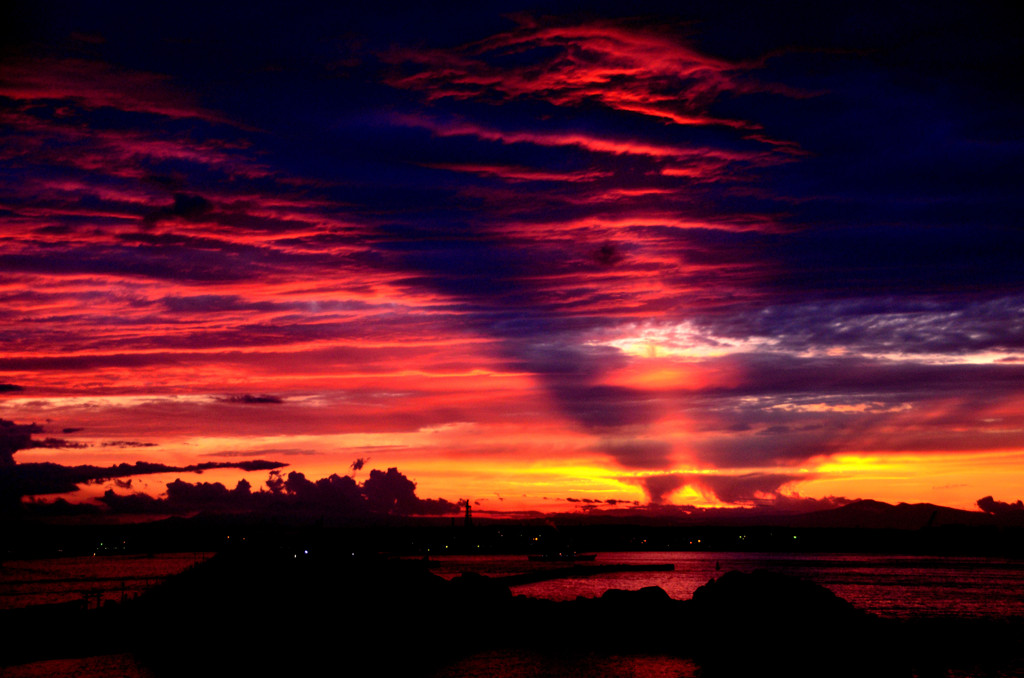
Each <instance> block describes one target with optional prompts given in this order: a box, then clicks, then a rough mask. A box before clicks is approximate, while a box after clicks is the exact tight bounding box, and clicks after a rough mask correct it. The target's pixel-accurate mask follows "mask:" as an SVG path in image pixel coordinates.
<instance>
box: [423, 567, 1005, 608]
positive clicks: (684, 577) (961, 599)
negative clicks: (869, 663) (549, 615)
mask: <svg viewBox="0 0 1024 678" xmlns="http://www.w3.org/2000/svg"><path fill="white" fill-rule="evenodd" d="M594 563H595V564H615V563H622V564H631V565H636V564H652V563H672V564H673V565H675V571H672V572H620V573H608V574H599V575H594V576H590V577H578V578H567V579H555V580H550V581H544V582H538V583H534V584H526V585H522V586H515V587H513V588H512V592H513V593H514V594H516V595H525V596H532V597H536V598H547V599H550V600H573V599H575V598H576V597H577V596H584V597H597V596H600V595H601V594H602V593H604V592H605V591H606V590H608V589H611V588H617V589H627V590H636V589H639V588H642V587H644V586H660V587H661V588H663V589H665V591H666V592H667V593H668V594H669V595H670V596H671V597H672V598H676V599H678V600H687V599H689V598H690V597H691V596H692V595H693V592H694V591H695V590H696V589H697V588H698V587H699V586H701V585H702V584H705V583H707V581H708V580H709V579H711V578H713V577H716V576H718V575H720V574H722V573H724V572H727V571H729V570H740V571H742V572H750V571H753V570H755V569H759V568H765V569H770V570H774V571H777V572H782V573H785V574H791V575H794V576H798V577H802V578H804V579H809V580H811V581H814V582H816V583H818V584H821V585H822V586H825V587H826V588H828V589H830V590H831V591H832V592H833V593H835V594H836V595H838V596H840V597H841V598H844V599H846V600H848V601H850V602H851V603H853V604H854V605H855V606H857V607H858V608H860V609H863V610H866V611H868V612H873V613H875V614H878V615H880V616H883V617H891V618H901V619H906V618H923V617H960V618H1021V619H1024V562H1021V561H1016V560H1010V559H1001V558H980V557H935V556H903V555H870V554H867V555H865V554H829V553H824V554H823V553H813V554H803V553H800V554H797V553H714V552H643V553H627V552H622V553H614V552H613V553H599V554H598V555H597V559H596V560H595V561H594ZM716 565H717V566H718V567H719V568H720V569H716ZM564 566H565V564H564V563H534V562H530V561H528V560H527V559H526V556H443V557H439V558H436V559H434V566H433V567H434V569H433V571H434V572H435V573H437V574H438V575H440V576H442V577H445V578H450V577H454V576H456V575H457V574H459V573H460V572H464V571H473V572H479V573H481V574H485V575H491V576H500V575H508V574H520V573H523V572H531V571H535V570H538V569H552V568H558V567H564Z"/></svg>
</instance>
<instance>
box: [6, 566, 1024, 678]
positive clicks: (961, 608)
mask: <svg viewBox="0 0 1024 678" xmlns="http://www.w3.org/2000/svg"><path fill="white" fill-rule="evenodd" d="M206 555H207V554H192V553H188V554H162V555H157V556H152V557H134V556H118V557H93V558H60V559H54V560H35V561H14V562H9V563H6V564H4V566H3V567H2V568H0V608H13V607H22V606H25V605H30V604H39V603H54V602H64V601H68V600H81V599H82V598H83V597H84V596H86V595H87V594H90V595H95V594H96V593H97V592H98V593H99V595H100V597H101V598H102V599H115V600H116V599H119V598H120V597H121V596H122V595H131V594H132V593H137V592H140V591H142V590H144V589H145V588H147V587H148V586H151V585H153V584H155V583H156V582H158V581H161V580H162V579H164V578H166V577H167V576H169V575H171V574H174V573H176V572H180V571H182V570H184V569H185V568H187V567H189V566H190V565H192V564H194V563H196V562H198V561H199V560H200V559H202V558H204V557H206ZM594 563H595V564H615V563H621V564H631V565H636V564H654V563H671V564H673V565H674V566H675V570H674V571H670V572H625V573H611V574H600V575H595V576H591V577H574V578H565V579H554V580H550V581H545V582H538V583H534V584H527V585H523V586H516V587H513V589H512V590H513V593H514V594H516V595H527V596H534V597H542V598H548V599H552V600H573V599H575V598H576V597H577V596H585V597H594V596H600V595H601V594H602V593H604V592H605V591H606V590H608V589H611V588H617V589H627V590H635V589H639V588H642V587H644V586H660V587H661V588H663V589H665V591H666V592H668V594H669V595H670V596H671V597H673V598H676V599H680V600H686V599H688V598H690V597H691V596H692V595H693V592H694V591H695V590H696V589H697V587H699V586H701V585H702V584H704V583H706V582H707V581H708V580H709V579H711V578H712V577H715V576H717V575H720V574H722V573H724V572H727V571H729V570H740V571H744V572H750V571H752V570H755V569H759V568H766V569H771V570H775V571H777V572H783V573H787V574H792V575H796V576H799V577H803V578H806V579H810V580H812V581H815V582H817V583H819V584H821V585H823V586H826V587H827V588H829V589H831V590H832V591H833V592H835V593H836V594H837V595H839V596H841V597H843V598H845V599H846V600H849V601H850V602H851V603H853V604H854V605H856V606H857V607H859V608H861V609H864V610H867V611H870V612H874V613H876V614H878V615H881V616H885V617H895V618H911V617H944V616H956V617H968V618H980V617H994V618H1010V617H1016V618H1024V562H1022V561H1016V560H1009V559H1000V558H964V557H925V556H899V555H864V554H857V555H851V554H821V553H816V554H794V553H714V552H700V553H694V552H644V553H618V552H611V553H599V554H597V558H596V560H595V561H594ZM431 567H432V569H433V571H434V572H435V573H436V574H438V575H440V576H442V577H445V578H452V577H455V576H456V575H458V574H460V573H462V572H478V573H481V574H485V575H491V576H501V575H511V574H521V573H524V572H532V571H535V570H544V569H552V568H560V567H565V564H559V563H535V562H530V561H529V560H528V559H527V558H526V556H521V555H520V556H494V555H488V556H448V557H439V558H434V559H432V562H431ZM0 674H2V675H3V676H4V678H8V677H9V678H39V677H41V676H47V677H48V678H72V677H74V678H105V677H107V676H115V675H116V676H122V677H125V678H153V677H152V674H151V673H150V672H149V671H148V670H147V669H146V668H145V667H143V666H141V665H139V664H138V663H137V662H136V661H135V659H134V658H133V657H131V656H130V655H107V656H98V657H82V658H74V659H60V660H52V661H45V662H33V663H31V664H24V665H21V666H12V667H4V668H3V669H0ZM699 675H700V670H699V667H698V666H697V664H696V663H694V662H693V661H692V660H689V659H685V658H680V657H671V656H660V655H615V654H606V653H594V652H576V653H571V652H570V653H551V652H538V651H534V650H529V649H492V650H487V651H482V652H478V653H475V654H472V655H469V656H467V657H464V658H462V659H460V660H458V661H456V662H454V663H453V664H451V665H449V666H447V667H445V668H444V669H441V670H439V671H436V672H434V673H432V674H431V675H430V678H476V677H479V678H537V677H538V676H544V677H546V678H583V677H584V676H585V677H586V678H697V677H698V676H699ZM942 675H943V676H944V678H973V677H974V676H976V675H981V674H978V673H976V672H975V671H973V670H970V669H967V670H963V671H959V670H951V671H949V672H946V673H944V674H942ZM985 675H986V676H992V677H994V678H1006V677H1009V676H1021V675H1024V666H1016V667H1012V668H1008V669H1007V670H1006V671H995V672H989V673H986V674H985Z"/></svg>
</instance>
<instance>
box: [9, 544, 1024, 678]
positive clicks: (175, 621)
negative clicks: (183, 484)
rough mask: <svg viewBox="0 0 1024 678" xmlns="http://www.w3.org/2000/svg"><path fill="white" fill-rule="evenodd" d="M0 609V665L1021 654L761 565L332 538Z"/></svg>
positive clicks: (755, 665)
mask: <svg viewBox="0 0 1024 678" xmlns="http://www.w3.org/2000/svg"><path fill="white" fill-rule="evenodd" d="M0 624H2V626H3V628H5V629H7V631H6V632H5V635H6V637H5V642H4V643H3V645H2V649H0V666H3V665H13V664H18V663H25V662H29V661H36V660H41V659H48V658H55V657H76V656H89V655H100V654H116V653H131V654H132V655H134V656H135V657H137V658H138V660H139V661H140V662H141V663H142V664H143V665H144V666H145V667H146V668H147V669H149V670H150V671H152V673H153V674H155V675H156V676H158V677H159V676H186V675H187V676H203V675H206V676H224V675H247V676H264V675H267V676H269V675H344V676H361V675H366V676H370V675H373V676H378V675H393V676H422V675H429V674H430V673H431V672H432V671H434V670H435V669H438V668H441V667H443V666H445V665H447V664H449V663H451V662H454V661H457V660H458V659H460V658H461V657H464V656H466V655H467V654H469V653H472V652H477V651H482V650H487V649H493V648H528V649H536V650H539V651H543V652H549V651H550V652H563V651H570V652H571V651H588V652H589V651H599V652H609V653H617V654H624V653H625V654H629V653H655V654H662V655H674V656H679V657H688V658H692V659H694V660H695V661H696V662H697V663H698V665H699V666H700V667H701V673H702V675H705V676H708V677H711V678H713V677H714V676H748V675H786V676H900V677H910V676H945V675H950V674H949V671H950V670H951V669H952V670H955V671H956V672H957V674H958V675H978V676H981V675H1013V673H1012V672H1013V667H1021V666H1024V662H1022V658H1024V633H1022V631H1024V628H1022V625H1021V624H1020V623H1017V622H1005V621H1004V622H1000V621H995V620H972V621H966V620H965V621H917V622H914V621H895V620H886V619H879V618H877V617H874V616H872V615H868V614H866V613H863V612H861V611H859V610H857V609H854V608H853V607H852V606H851V605H850V604H849V603H847V602H846V601H844V600H842V599H840V598H837V597H836V596H835V595H833V594H832V593H831V592H830V591H828V590H827V589H824V588H821V587H819V586H817V585H815V584H813V583H810V582H807V581H803V580H799V579H794V578H791V577H787V576H783V575H780V574H775V573H771V572H767V571H758V572H754V573H751V574H742V573H739V572H727V573H725V574H723V575H722V576H720V577H719V578H717V580H713V581H711V582H709V583H708V584H706V585H705V586H703V587H701V588H700V589H698V590H697V591H696V593H695V594H694V596H693V598H692V600H687V601H679V600H672V599H670V598H669V597H668V596H667V594H665V592H664V591H662V590H661V589H659V588H656V587H651V588H647V589H641V590H639V591H633V592H626V591H614V590H613V591H608V592H607V593H606V594H605V595H603V596H602V597H600V598H595V599H577V600H576V601H571V602H553V601H545V600H537V599H530V598H525V597H516V596H513V595H512V594H511V593H510V591H509V589H508V587H507V585H505V584H503V583H501V582H498V581H495V580H491V579H488V578H486V577H483V576H480V575H471V574H466V575H462V576H460V577H456V578H455V579H453V580H451V581H446V580H444V579H442V578H440V577H437V576H435V575H433V574H431V573H430V571H429V570H428V569H427V567H426V566H425V565H424V564H423V563H421V562H417V561H415V560H413V561H410V560H396V559H385V558H380V557H358V556H353V555H352V554H351V553H350V552H349V551H347V550H346V551H337V550H335V551H331V550H320V551H319V552H313V553H301V552H300V553H295V552H293V551H292V550H286V549H269V548H263V549H254V548H245V549H234V550H227V551H224V552H222V553H221V554H219V555H218V556H216V557H214V558H212V559H210V560H208V561H206V562H203V563H201V564H199V565H198V566H196V567H194V568H192V569H190V570H188V571H186V572H184V573H182V574H180V575H177V576H175V577H172V578H171V579H169V580H168V581H166V582H165V583H164V584H163V585H161V586H159V587H157V588H155V589H153V590H151V591H149V592H148V593H146V594H144V595H143V596H140V597H139V598H136V599H133V600H128V601H125V602H123V603H117V604H108V605H106V606H104V607H103V608H102V609H96V610H82V609H70V608H56V609H55V608H35V609H25V610H16V611H9V612H5V613H3V614H2V615H0ZM0 673H2V670H0Z"/></svg>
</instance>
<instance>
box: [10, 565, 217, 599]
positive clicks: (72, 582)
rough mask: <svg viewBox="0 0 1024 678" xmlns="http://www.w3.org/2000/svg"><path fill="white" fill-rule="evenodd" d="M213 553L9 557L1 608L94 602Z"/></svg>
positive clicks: (132, 591) (139, 588)
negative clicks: (29, 558)
mask: <svg viewBox="0 0 1024 678" xmlns="http://www.w3.org/2000/svg"><path fill="white" fill-rule="evenodd" d="M211 555H212V554H209V553H160V554H156V555H152V556H81V557H73V558H46V559H39V560H11V561H8V562H5V563H3V564H2V565H0V610H10V609H15V608H19V607H27V606H29V605H45V604H53V603H66V602H71V601H76V600H84V601H87V602H88V604H89V606H90V607H95V606H97V605H99V604H102V603H103V602H104V601H107V600H121V598H122V597H131V596H134V595H137V594H139V593H142V592H143V591H145V590H146V589H147V588H149V587H151V586H154V585H156V584H158V583H160V582H161V581H163V580H164V579H166V578H167V577H169V576H171V575H172V574H177V573H178V572H181V571H182V570H184V569H185V568H187V567H189V566H191V565H194V564H196V563H198V562H199V561H201V560H205V559H206V558H208V557H210V556H211Z"/></svg>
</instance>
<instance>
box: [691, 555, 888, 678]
mask: <svg viewBox="0 0 1024 678" xmlns="http://www.w3.org/2000/svg"><path fill="white" fill-rule="evenodd" d="M692 603H693V607H692V614H693V616H694V619H695V620H699V624H697V625H696V626H695V627H694V628H695V636H694V638H693V640H694V641H695V647H694V655H695V657H696V658H697V660H698V661H699V662H700V663H701V665H702V666H703V667H704V668H705V670H706V673H707V675H710V676H718V675H722V676H732V675H745V674H747V673H748V672H754V673H760V674H764V673H768V674H771V673H772V672H774V671H775V670H781V669H785V673H786V674H787V675H790V676H792V675H801V676H803V675H808V676H809V675H819V676H854V675H857V676H861V675H873V676H887V675H903V673H902V670H903V669H902V668H901V667H900V666H899V665H898V664H892V663H889V662H888V659H887V657H889V656H891V655H892V653H893V652H894V651H895V650H897V649H898V648H895V647H891V646H889V645H887V643H886V642H884V637H883V635H882V634H881V633H880V631H881V628H880V627H879V625H878V621H879V620H877V619H876V618H874V617H873V616H872V615H869V614H867V613H864V612H862V611H860V610H857V609H856V608H855V607H853V606H852V605H851V604H850V603H848V602H847V601H845V600H843V599H842V598H839V597H838V596H836V595H835V594H834V593H832V592H831V591H829V590H828V589H826V588H824V587H822V586H819V585H818V584H815V583H813V582H810V581H806V580H803V579H798V578H795V577H790V576H787V575H783V574H779V573H775V572H770V571H766V570H757V571H754V572H752V573H742V572H735V571H733V572H727V573H726V574H724V575H722V576H721V577H720V578H718V579H717V580H714V579H713V580H711V581H709V582H708V583H707V584H705V585H704V586H701V587H700V588H699V589H697V590H696V591H695V592H694V595H693V600H692Z"/></svg>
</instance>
